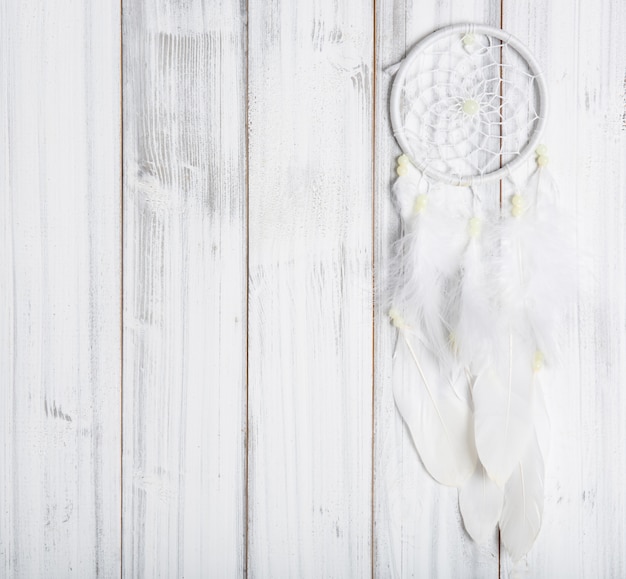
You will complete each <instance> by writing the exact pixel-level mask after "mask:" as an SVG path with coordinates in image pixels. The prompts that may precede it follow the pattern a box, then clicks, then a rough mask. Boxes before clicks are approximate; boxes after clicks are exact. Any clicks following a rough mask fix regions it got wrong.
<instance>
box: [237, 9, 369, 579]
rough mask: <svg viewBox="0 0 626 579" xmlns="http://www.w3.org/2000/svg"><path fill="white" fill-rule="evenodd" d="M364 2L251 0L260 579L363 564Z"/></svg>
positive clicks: (252, 399)
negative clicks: (266, 0) (275, 0)
mask: <svg viewBox="0 0 626 579" xmlns="http://www.w3.org/2000/svg"><path fill="white" fill-rule="evenodd" d="M372 15H373V12H372V6H371V4H369V3H367V2H366V3H362V2H356V1H354V2H345V3H343V4H340V5H337V4H336V3H334V2H329V1H326V0H322V1H319V0H315V1H313V2H310V3H305V2H299V3H288V2H287V3H267V2H264V1H261V0H257V1H253V2H250V3H249V14H248V26H249V31H248V34H249V48H248V50H249V60H248V70H249V87H248V91H249V129H250V133H249V138H250V150H249V153H250V157H249V162H250V165H249V167H250V173H249V184H250V192H249V195H250V199H249V207H250V212H249V247H250V254H249V256H250V276H249V294H248V300H249V327H248V328H249V329H248V339H249V351H248V353H249V367H248V396H249V410H248V417H249V423H248V428H249V447H248V459H249V482H248V484H249V503H248V570H249V573H250V575H252V576H254V577H316V576H335V577H363V576H368V575H369V574H370V569H371V532H372V531H371V509H372V497H371V490H372V488H371V487H372V470H371V456H372V267H371V262H372V122H373V117H372V102H373V101H372V99H373V93H372V75H373V45H372V39H373V34H372V32H373V18H372Z"/></svg>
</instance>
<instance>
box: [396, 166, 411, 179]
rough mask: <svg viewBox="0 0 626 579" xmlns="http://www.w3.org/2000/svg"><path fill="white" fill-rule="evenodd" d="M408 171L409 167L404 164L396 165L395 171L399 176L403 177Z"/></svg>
mask: <svg viewBox="0 0 626 579" xmlns="http://www.w3.org/2000/svg"><path fill="white" fill-rule="evenodd" d="M408 172H409V168H408V167H407V166H406V165H398V167H397V168H396V173H398V175H399V176H400V177H403V176H404V175H406V174H407V173H408Z"/></svg>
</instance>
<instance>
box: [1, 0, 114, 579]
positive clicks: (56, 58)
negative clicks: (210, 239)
mask: <svg viewBox="0 0 626 579" xmlns="http://www.w3.org/2000/svg"><path fill="white" fill-rule="evenodd" d="M119 30H120V13H119V4H116V3H77V2H72V1H69V0H59V1H58V2H53V3H50V2H45V1H43V0H25V1H23V2H2V3H1V4H0V39H1V40H0V42H1V49H0V62H1V65H0V68H1V70H2V74H1V75H0V123H1V125H2V129H1V133H2V137H1V138H0V157H1V158H2V161H1V163H0V183H1V186H0V440H2V444H1V445H0V465H1V466H0V513H2V515H1V516H0V575H1V576H2V577H7V578H14V577H15V578H17V577H24V578H30V577H79V578H82V577H116V576H118V575H119V568H120V549H119V544H120V484H119V481H120V411H119V408H120V383H121V380H120V378H121V376H120V355H121V338H120V319H121V312H120V309H121V304H120V286H121V268H120V260H119V257H120V166H119V156H120V121H121V111H120V105H119V101H120V84H119V78H120V50H119V46H120V36H119Z"/></svg>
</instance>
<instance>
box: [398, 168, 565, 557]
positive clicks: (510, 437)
mask: <svg viewBox="0 0 626 579" xmlns="http://www.w3.org/2000/svg"><path fill="white" fill-rule="evenodd" d="M399 162H400V163H401V165H402V167H403V168H404V169H403V170H402V171H399V173H401V176H399V177H398V179H397V180H396V182H395V183H394V186H393V197H394V200H395V203H396V207H397V209H398V212H399V213H400V216H401V218H402V226H403V233H402V235H401V237H400V239H399V240H398V242H397V243H396V245H395V248H394V250H395V251H394V259H393V262H392V267H391V269H392V271H391V275H390V279H391V287H390V288H389V292H388V295H389V296H390V299H391V303H390V309H389V315H390V318H391V321H392V323H393V325H394V326H396V328H397V329H398V345H397V348H396V351H395V355H394V376H393V392H394V397H395V401H396V406H397V408H398V410H399V412H400V414H401V416H402V417H403V419H404V421H405V422H406V424H407V426H408V428H409V431H410V433H411V436H412V438H413V441H414V443H415V447H416V449H417V451H418V453H419V455H420V457H421V459H422V462H423V464H424V466H425V467H426V469H427V470H428V471H429V473H430V474H431V475H432V476H433V478H435V479H436V480H437V481H439V482H440V483H442V484H444V485H448V486H453V487H457V488H458V489H459V505H460V510H461V514H462V516H463V520H464V524H465V528H466V530H467V532H468V533H469V534H470V536H471V537H472V538H473V539H474V540H476V541H478V542H484V541H485V540H486V539H488V538H489V537H490V536H491V534H492V532H493V531H494V530H495V528H496V526H499V528H500V532H501V537H502V541H503V543H504V545H505V546H506V548H507V550H508V551H509V553H510V555H511V557H512V558H513V559H514V560H518V559H520V558H521V557H523V556H524V555H525V554H526V553H528V551H529V550H530V548H531V547H532V545H533V543H534V541H535V539H536V537H537V535H538V533H539V529H540V527H541V519H542V514H543V494H544V469H545V462H546V459H547V452H548V447H549V430H550V427H549V419H548V413H547V409H546V405H545V400H544V396H543V393H542V390H541V389H542V383H543V382H544V381H545V375H546V368H548V369H549V368H550V367H551V366H553V365H554V362H555V360H557V358H558V356H559V325H560V317H561V316H562V313H563V310H564V306H565V305H566V304H567V303H568V302H569V301H571V299H572V298H573V297H574V295H575V291H576V290H575V287H576V286H575V279H576V256H575V252H574V249H573V247H574V246H573V244H572V243H571V242H570V241H569V231H571V229H569V228H568V227H567V223H566V222H565V220H564V218H563V216H562V215H561V213H560V211H559V210H558V206H557V205H558V203H557V194H556V188H555V187H554V183H553V181H552V179H551V178H550V175H549V173H548V172H547V169H546V168H545V167H544V166H539V167H538V169H537V170H536V171H535V173H534V174H533V175H532V176H531V177H530V178H529V179H528V181H527V183H526V185H525V186H524V187H523V188H522V189H521V190H516V191H514V192H513V194H512V195H510V196H509V198H508V199H506V200H505V202H504V203H503V207H502V211H501V214H498V215H493V216H487V217H485V216H484V215H482V214H481V211H480V208H479V207H477V204H476V203H474V204H472V207H471V208H469V207H463V208H461V209H460V210H459V211H456V212H451V211H449V210H448V208H447V207H446V206H445V204H444V203H443V195H442V194H441V193H440V192H437V191H435V190H429V189H427V188H426V187H424V181H423V179H422V176H421V174H420V173H419V172H418V171H417V170H416V169H415V168H414V167H412V166H411V165H410V164H409V163H407V160H406V157H404V156H403V157H402V158H401V160H400V161H399ZM540 165H543V163H540ZM422 189H425V190H422Z"/></svg>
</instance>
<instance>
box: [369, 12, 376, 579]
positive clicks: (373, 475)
mask: <svg viewBox="0 0 626 579" xmlns="http://www.w3.org/2000/svg"><path fill="white" fill-rule="evenodd" d="M376 8H377V3H376V0H372V202H371V203H372V205H371V207H372V245H371V247H372V256H371V264H370V267H371V269H372V464H371V469H372V494H371V501H372V509H371V517H372V521H371V537H370V542H371V577H372V579H374V561H375V557H376V552H375V545H374V538H375V529H374V526H375V517H376V508H375V505H376V501H375V497H374V493H375V484H376V479H375V474H374V473H375V470H376V469H375V468H374V465H375V460H376V421H375V417H376V307H377V300H376V279H377V277H376V273H377V272H376V137H377V135H376V106H377V103H378V101H377V96H378V95H377V92H378V91H377V68H378V54H377V52H376V42H377V38H378V34H377V29H376Z"/></svg>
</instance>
